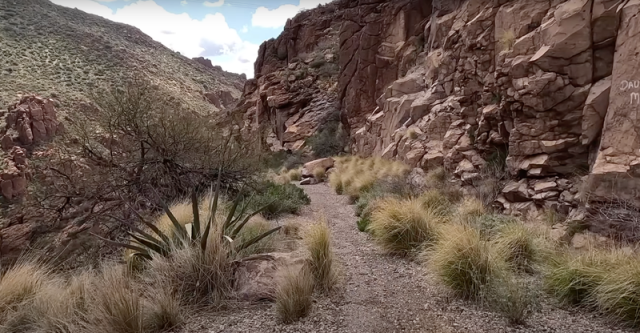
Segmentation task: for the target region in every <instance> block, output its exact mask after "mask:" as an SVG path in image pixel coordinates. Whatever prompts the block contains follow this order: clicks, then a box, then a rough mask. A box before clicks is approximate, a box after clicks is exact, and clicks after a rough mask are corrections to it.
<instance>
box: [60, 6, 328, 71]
mask: <svg viewBox="0 0 640 333" xmlns="http://www.w3.org/2000/svg"><path fill="white" fill-rule="evenodd" d="M50 1H51V2H53V3H55V4H58V5H61V6H66V7H71V8H77V9H80V10H82V11H85V12H87V13H90V14H95V15H99V16H102V17H105V18H107V19H109V20H112V21H116V22H121V23H126V24H130V25H133V26H135V27H137V28H139V29H140V30H142V31H143V32H144V33H146V34H147V35H149V36H151V37H152V38H153V39H155V40H156V41H158V42H160V43H162V44H164V45H165V46H167V47H168V48H170V49H172V50H174V51H177V52H180V53H181V54H183V55H185V56H187V57H189V58H194V57H205V58H208V59H211V62H212V63H213V64H215V65H220V66H222V68H223V69H224V70H226V71H229V72H234V73H245V74H246V75H247V77H248V78H251V77H253V63H254V61H255V59H256V57H257V55H258V48H259V46H260V44H261V43H262V42H263V41H265V40H267V39H269V38H274V37H277V36H278V35H279V34H280V32H282V29H283V28H284V25H285V23H286V22H287V19H289V18H291V17H293V16H295V15H296V13H298V12H299V11H301V10H304V9H311V8H315V7H317V6H318V5H319V4H325V3H328V2H330V1H331V0H50Z"/></svg>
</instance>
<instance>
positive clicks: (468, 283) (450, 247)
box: [423, 223, 504, 299]
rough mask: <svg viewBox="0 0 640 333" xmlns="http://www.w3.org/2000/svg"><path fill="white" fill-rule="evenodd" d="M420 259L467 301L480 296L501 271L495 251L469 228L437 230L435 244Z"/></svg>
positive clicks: (451, 226)
mask: <svg viewBox="0 0 640 333" xmlns="http://www.w3.org/2000/svg"><path fill="white" fill-rule="evenodd" d="M423 256H424V257H425V258H426V259H427V262H428V265H429V268H430V270H432V271H433V272H434V273H435V275H436V277H437V278H438V279H439V280H440V281H441V282H442V283H443V284H444V285H445V286H447V287H449V288H450V289H451V290H453V291H454V292H455V293H456V294H458V295H459V296H461V297H463V298H467V299H475V298H478V297H479V296H481V294H482V291H483V290H484V288H485V287H486V285H487V284H488V283H489V282H490V281H491V280H492V279H494V278H496V277H498V276H500V274H501V271H502V270H504V261H503V259H502V258H501V257H500V255H499V253H498V251H496V250H495V249H494V248H492V246H491V243H489V242H488V241H486V240H484V239H483V238H482V236H481V234H480V232H479V231H478V230H477V229H475V228H473V227H472V226H470V225H468V224H462V223H455V224H450V225H446V226H443V227H442V228H440V229H439V231H438V239H437V241H436V242H435V243H434V245H433V246H432V247H431V248H428V249H426V250H425V252H424V253H423Z"/></svg>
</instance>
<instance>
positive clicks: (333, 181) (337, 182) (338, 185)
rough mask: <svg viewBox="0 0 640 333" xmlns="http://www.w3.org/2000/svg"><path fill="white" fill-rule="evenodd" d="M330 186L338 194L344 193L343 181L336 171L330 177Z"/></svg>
mask: <svg viewBox="0 0 640 333" xmlns="http://www.w3.org/2000/svg"><path fill="white" fill-rule="evenodd" d="M329 185H330V186H331V188H333V190H334V191H336V193H337V194H342V193H343V191H344V188H343V184H342V179H341V177H340V173H338V172H337V171H334V172H333V173H331V174H330V175H329Z"/></svg>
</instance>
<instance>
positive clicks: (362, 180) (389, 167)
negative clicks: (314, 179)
mask: <svg viewBox="0 0 640 333" xmlns="http://www.w3.org/2000/svg"><path fill="white" fill-rule="evenodd" d="M409 170H410V168H409V167H408V166H407V165H405V164H404V163H402V162H398V161H389V160H385V159H382V158H366V159H365V158H359V157H350V158H343V159H338V160H337V161H336V170H335V171H334V172H333V173H332V174H331V176H330V177H329V183H330V185H331V186H332V187H333V188H334V189H335V190H336V192H337V193H340V194H347V195H348V196H349V198H350V200H351V202H352V203H356V202H357V201H358V199H359V198H360V197H361V196H366V195H367V193H369V192H371V193H374V195H373V196H375V195H376V194H375V193H402V194H404V193H407V192H410V191H411V190H412V189H411V188H410V187H409V186H408V185H407V184H406V183H405V177H406V174H407V172H408V171H409Z"/></svg>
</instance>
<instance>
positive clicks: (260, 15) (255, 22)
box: [251, 0, 332, 28]
mask: <svg viewBox="0 0 640 333" xmlns="http://www.w3.org/2000/svg"><path fill="white" fill-rule="evenodd" d="M331 1H332V0H300V4H298V5H297V6H296V5H289V4H287V5H282V6H280V7H278V8H276V9H268V8H266V7H262V6H261V7H258V9H256V12H255V13H253V16H251V25H252V26H254V27H262V28H280V27H283V26H284V25H285V23H287V19H290V18H292V17H294V16H296V14H298V13H299V12H300V11H302V10H305V9H312V8H316V7H317V6H318V5H323V4H326V3H329V2H331Z"/></svg>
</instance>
